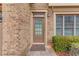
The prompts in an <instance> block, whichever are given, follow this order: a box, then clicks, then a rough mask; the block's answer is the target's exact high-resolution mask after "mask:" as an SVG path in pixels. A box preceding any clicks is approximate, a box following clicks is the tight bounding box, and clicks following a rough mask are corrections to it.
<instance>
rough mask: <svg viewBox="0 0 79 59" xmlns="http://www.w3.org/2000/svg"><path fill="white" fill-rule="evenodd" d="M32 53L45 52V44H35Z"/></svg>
mask: <svg viewBox="0 0 79 59" xmlns="http://www.w3.org/2000/svg"><path fill="white" fill-rule="evenodd" d="M30 50H31V51H45V45H44V44H33V45H32V47H31V49H30Z"/></svg>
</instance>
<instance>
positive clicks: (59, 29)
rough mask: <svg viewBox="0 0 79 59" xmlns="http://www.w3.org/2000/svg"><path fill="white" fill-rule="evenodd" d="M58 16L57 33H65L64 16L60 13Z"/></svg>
mask: <svg viewBox="0 0 79 59" xmlns="http://www.w3.org/2000/svg"><path fill="white" fill-rule="evenodd" d="M56 18H57V19H56V34H57V35H63V16H61V15H58V16H57V17H56Z"/></svg>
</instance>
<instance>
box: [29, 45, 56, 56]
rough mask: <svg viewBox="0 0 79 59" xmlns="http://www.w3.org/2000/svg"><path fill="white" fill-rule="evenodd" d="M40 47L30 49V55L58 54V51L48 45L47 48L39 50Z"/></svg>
mask: <svg viewBox="0 0 79 59" xmlns="http://www.w3.org/2000/svg"><path fill="white" fill-rule="evenodd" d="M40 48H41V46H40ZM40 48H39V49H40ZM42 48H43V47H42ZM39 49H35V48H34V49H33V48H32V49H31V50H29V53H28V56H56V53H55V51H54V50H53V49H52V48H49V47H46V48H45V50H39ZM43 49H44V48H43ZM35 50H36V51H35Z"/></svg>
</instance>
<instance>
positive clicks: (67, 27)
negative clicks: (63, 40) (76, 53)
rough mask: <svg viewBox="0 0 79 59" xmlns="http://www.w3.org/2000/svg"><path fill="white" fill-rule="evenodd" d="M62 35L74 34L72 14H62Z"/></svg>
mask: <svg viewBox="0 0 79 59" xmlns="http://www.w3.org/2000/svg"><path fill="white" fill-rule="evenodd" d="M64 35H74V16H72V15H70V16H67V15H66V16H64Z"/></svg>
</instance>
